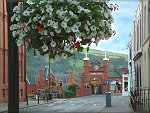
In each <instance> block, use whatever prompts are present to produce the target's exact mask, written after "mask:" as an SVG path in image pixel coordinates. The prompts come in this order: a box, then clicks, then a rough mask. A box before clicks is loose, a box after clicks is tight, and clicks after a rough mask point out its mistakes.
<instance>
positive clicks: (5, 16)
mask: <svg viewBox="0 0 150 113" xmlns="http://www.w3.org/2000/svg"><path fill="white" fill-rule="evenodd" d="M5 17H6V15H5V2H4V0H3V84H5V83H6V82H5V38H6V36H5Z"/></svg>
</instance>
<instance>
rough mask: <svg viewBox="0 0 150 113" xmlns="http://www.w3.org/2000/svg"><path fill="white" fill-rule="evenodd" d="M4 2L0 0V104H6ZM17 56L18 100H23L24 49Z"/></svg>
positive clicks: (6, 56) (19, 49) (6, 41)
mask: <svg viewBox="0 0 150 113" xmlns="http://www.w3.org/2000/svg"><path fill="white" fill-rule="evenodd" d="M7 29H8V28H7V12H6V0H0V97H1V98H0V103H3V102H8V32H7ZM18 52H19V53H18V54H19V98H20V101H24V100H25V89H26V88H25V71H24V65H25V64H24V57H25V48H24V46H20V47H19V48H18Z"/></svg>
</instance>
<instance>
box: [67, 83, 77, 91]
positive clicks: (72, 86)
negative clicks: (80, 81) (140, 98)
mask: <svg viewBox="0 0 150 113" xmlns="http://www.w3.org/2000/svg"><path fill="white" fill-rule="evenodd" d="M76 87H78V85H77V84H70V85H69V86H68V90H70V91H76Z"/></svg>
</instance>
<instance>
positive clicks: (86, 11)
mask: <svg viewBox="0 0 150 113" xmlns="http://www.w3.org/2000/svg"><path fill="white" fill-rule="evenodd" d="M83 11H84V12H85V13H90V12H91V11H90V10H89V9H83Z"/></svg>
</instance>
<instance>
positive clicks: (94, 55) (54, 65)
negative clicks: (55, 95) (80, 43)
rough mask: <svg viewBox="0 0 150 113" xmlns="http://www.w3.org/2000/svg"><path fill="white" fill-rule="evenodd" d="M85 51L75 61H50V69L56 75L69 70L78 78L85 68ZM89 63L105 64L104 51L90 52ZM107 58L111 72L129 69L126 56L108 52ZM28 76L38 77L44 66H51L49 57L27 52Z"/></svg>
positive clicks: (70, 59)
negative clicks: (124, 68) (115, 69)
mask: <svg viewBox="0 0 150 113" xmlns="http://www.w3.org/2000/svg"><path fill="white" fill-rule="evenodd" d="M85 51H86V50H84V51H83V52H81V53H77V55H76V56H75V59H73V57H70V58H68V59H63V60H60V61H55V60H53V59H51V60H50V67H51V69H52V71H53V73H54V74H56V73H65V72H67V71H69V70H73V71H74V72H75V75H76V76H78V75H79V72H80V71H81V70H82V67H83V58H84V57H85ZM88 57H89V59H90V60H89V62H90V63H92V62H93V61H95V60H98V61H99V62H100V63H101V64H102V63H103V58H104V51H100V50H94V49H90V50H89V52H88ZM107 57H108V58H109V64H110V65H109V70H110V71H111V70H113V68H114V67H116V68H123V67H127V64H128V62H127V59H128V56H127V55H126V54H119V53H112V52H107ZM26 58H27V59H26V60H27V63H26V66H27V74H28V75H38V70H39V69H40V68H41V69H43V68H44V66H47V65H49V59H48V56H41V55H37V56H33V51H32V50H31V51H29V52H27V57H26Z"/></svg>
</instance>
